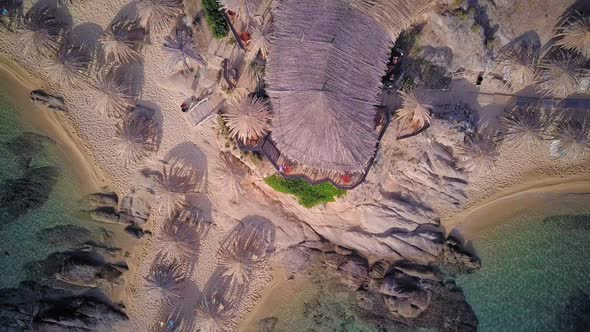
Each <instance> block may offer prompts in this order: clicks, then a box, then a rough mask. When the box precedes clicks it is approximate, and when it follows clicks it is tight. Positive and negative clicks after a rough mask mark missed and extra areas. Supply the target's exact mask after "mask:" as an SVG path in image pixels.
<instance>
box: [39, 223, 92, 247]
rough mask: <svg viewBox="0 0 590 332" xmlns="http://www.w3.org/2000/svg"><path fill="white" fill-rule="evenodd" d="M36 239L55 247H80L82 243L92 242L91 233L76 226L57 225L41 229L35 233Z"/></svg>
mask: <svg viewBox="0 0 590 332" xmlns="http://www.w3.org/2000/svg"><path fill="white" fill-rule="evenodd" d="M37 239H39V240H40V241H42V242H45V243H49V244H51V245H56V246H66V245H67V246H72V247H78V246H81V245H82V244H83V243H84V242H87V241H91V240H92V233H91V232H90V231H89V230H88V229H86V228H84V227H80V226H76V225H58V226H54V227H50V228H45V229H42V230H41V231H40V232H39V233H37Z"/></svg>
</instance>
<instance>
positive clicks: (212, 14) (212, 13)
mask: <svg viewBox="0 0 590 332" xmlns="http://www.w3.org/2000/svg"><path fill="white" fill-rule="evenodd" d="M201 4H202V5H203V10H204V11H205V17H206V18H207V24H209V28H210V29H211V32H213V35H214V36H215V38H218V39H221V38H223V37H225V36H227V32H228V31H229V26H228V25H227V21H226V20H225V17H223V13H222V12H221V7H220V6H219V3H218V2H217V0H201Z"/></svg>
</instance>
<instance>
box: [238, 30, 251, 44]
mask: <svg viewBox="0 0 590 332" xmlns="http://www.w3.org/2000/svg"><path fill="white" fill-rule="evenodd" d="M250 39H252V35H250V33H249V32H248V31H244V32H242V33H240V40H242V42H243V43H244V44H247V43H248V42H249V41H250Z"/></svg>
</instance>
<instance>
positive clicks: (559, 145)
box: [550, 117, 590, 160]
mask: <svg viewBox="0 0 590 332" xmlns="http://www.w3.org/2000/svg"><path fill="white" fill-rule="evenodd" d="M589 122H590V121H588V119H587V118H586V119H583V120H580V119H572V118H570V117H565V118H563V119H561V120H560V121H559V122H558V123H557V124H556V125H555V127H554V128H553V130H552V131H551V135H550V137H551V149H550V153H551V157H553V158H564V159H570V160H579V159H582V158H583V157H584V156H585V155H586V154H587V153H588V150H590V137H589V135H590V123H589Z"/></svg>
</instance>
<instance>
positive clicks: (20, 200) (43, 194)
mask: <svg viewBox="0 0 590 332" xmlns="http://www.w3.org/2000/svg"><path fill="white" fill-rule="evenodd" d="M58 175H59V170H58V169H57V168H55V167H51V166H45V167H36V168H31V169H28V170H27V171H26V172H25V174H24V175H23V176H22V177H21V178H18V179H7V180H4V181H3V182H2V184H1V185H0V220H5V221H10V220H15V219H17V218H19V217H20V216H22V215H25V214H26V213H28V211H29V210H31V209H37V208H39V207H41V206H43V205H44V204H45V202H47V200H48V199H49V194H50V193H51V191H52V190H53V187H54V186H55V183H56V182H57V177H58Z"/></svg>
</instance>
